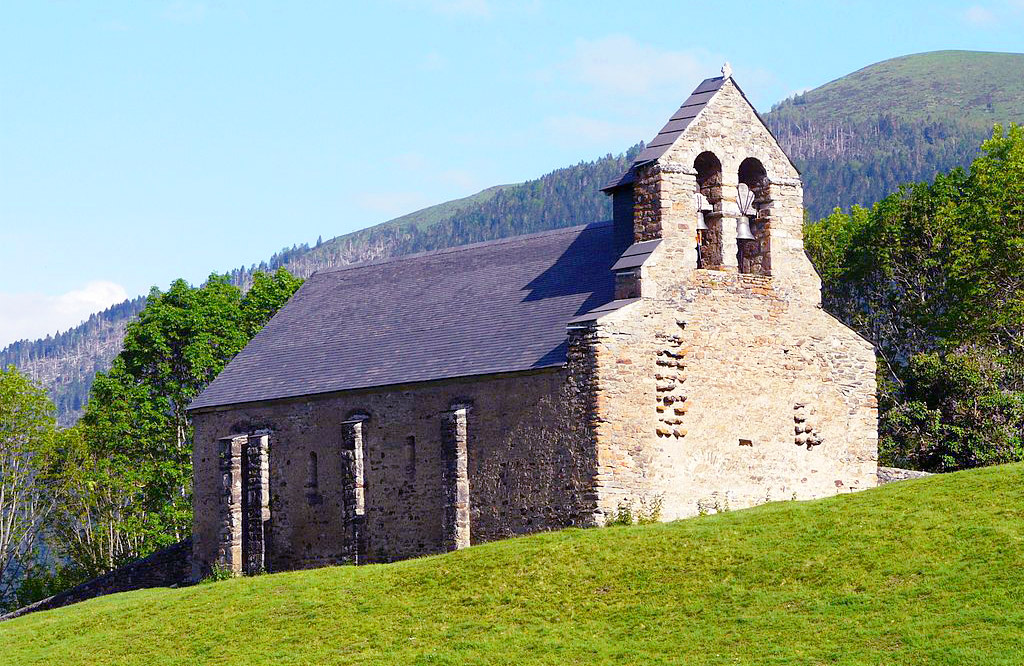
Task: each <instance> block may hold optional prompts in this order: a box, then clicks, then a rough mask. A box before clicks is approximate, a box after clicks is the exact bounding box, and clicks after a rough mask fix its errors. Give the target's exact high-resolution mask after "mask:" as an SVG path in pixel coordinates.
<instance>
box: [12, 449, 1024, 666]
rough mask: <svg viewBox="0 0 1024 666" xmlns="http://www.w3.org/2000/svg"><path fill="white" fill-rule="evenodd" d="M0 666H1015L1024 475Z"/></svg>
mask: <svg viewBox="0 0 1024 666" xmlns="http://www.w3.org/2000/svg"><path fill="white" fill-rule="evenodd" d="M0 646H2V649H0V663H2V664H21V665H27V664H54V663H59V664H196V663H216V664H262V663H274V664H509V663H528V664H534V663H536V664H595V663H596V664H627V663H628V664H632V663H637V664H682V663H685V664H886V665H889V664H972V665H973V664H1019V663H1021V662H1022V660H1024V466H1022V465H1010V466H1004V467H994V468H987V469H980V470H973V471H969V472H960V473H957V474H951V475H947V476H942V477H932V478H928V479H922V480H919V481H908V482H903V483H900V484H894V485H890V486H886V487H883V488H879V489H877V490H870V491H866V492H863V493H858V494H855V495H842V496H837V497H834V498H829V499H825V500H819V501H814V502H800V503H797V502H777V503H772V504H767V505H764V506H761V507H758V508H755V509H751V510H746V511H737V512H733V513H726V514H721V515H715V516H704V517H700V518H695V519H692V520H687V521H680V522H676V523H670V524H663V525H654V526H641V527H625V528H622V527H617V528H606V529H593V530H566V531H561V532H553V533H547V534H541V535H536V536H532V537H527V538H522V539H515V540H510V541H504V542H498V543H492V544H486V545H482V546H476V547H474V548H471V549H469V550H466V551H462V552H458V553H454V554H450V555H443V556H437V557H430V558H423V559H419V560H412V561H406V562H400V563H396V564H387V565H372V566H367V567H361V568H330V569H320V570H315V571H305V572H294V573H285V574H276V575H268V576H262V577H257V578H247V579H235V580H231V581H225V582H220V583H213V584H207V585H199V586H195V587H192V588H188V589H182V590H146V591H141V592H133V593H128V594H123V595H116V596H112V597H106V598H100V599H96V600H93V601H89V602H85V603H83V604H79V605H77V606H72V607H68V608H64V609H59V610H56V611H50V612H46V613H38V614H35V615H29V616H26V617H24V618H20V619H17V620H13V621H10V622H6V623H3V624H0Z"/></svg>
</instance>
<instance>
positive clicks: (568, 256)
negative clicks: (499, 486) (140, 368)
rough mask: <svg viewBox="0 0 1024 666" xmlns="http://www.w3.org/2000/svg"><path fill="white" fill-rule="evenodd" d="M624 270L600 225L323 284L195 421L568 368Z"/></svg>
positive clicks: (232, 371) (280, 319) (289, 309)
mask: <svg viewBox="0 0 1024 666" xmlns="http://www.w3.org/2000/svg"><path fill="white" fill-rule="evenodd" d="M616 259H618V253H617V252H616V251H615V242H614V240H613V234H612V225H611V223H610V222H603V223H597V224H591V225H587V226H582V227H574V228H570V229H559V230H557V231H550V232H544V233H540V234H532V235H528V236H518V237H515V238H509V239H502V240H498V241H491V242H487V243H478V244H475V245H467V246H463V247H458V248H452V249H447V250H440V251H437V252H429V253H424V254H420V255H414V256H411V257H404V258H398V259H393V260H388V261H382V262H374V263H366V264H360V265H354V266H346V267H342V268H337V269H333V270H327V271H322V272H319V273H316V274H314V275H313V276H311V277H310V278H309V279H308V280H306V282H305V284H303V285H302V287H301V288H300V289H299V291H298V292H296V294H295V296H293V297H292V299H291V300H290V301H289V302H288V303H287V304H286V305H285V306H284V307H283V308H282V309H281V310H280V311H279V312H278V313H277V315H275V316H274V317H273V319H271V320H270V322H269V323H268V324H267V325H266V327H264V329H263V330H262V331H260V333H258V334H257V335H256V337H254V338H253V339H252V341H251V342H250V343H249V344H248V346H246V347H245V349H243V350H242V351H241V352H240V353H239V354H238V356H236V357H235V358H234V359H233V360H232V361H231V362H230V363H229V364H228V365H227V367H226V368H224V370H223V371H222V372H221V373H220V375H218V377H217V378H216V379H215V380H214V381H213V383H212V384H210V386H208V387H207V388H206V390H205V391H203V393H202V394H200V395H199V396H198V397H197V398H196V399H195V400H194V401H193V402H192V404H191V405H190V407H189V409H200V408H205V407H214V406H219V405H230V404H238V403H244V402H254V401H263V400H273V399H278V398H287V397H297V396H303V395H311V394H317V393H329V392H334V391H343V390H350V389H360V388H370V387H377V386H386V385H393V384H406V383H411V382H422V381H429V380H436V379H444V378H450V377H462V376H470V375H483V374H492V373H502V372H515V371H521V370H530V369H536V368H545V367H552V366H558V365H562V364H564V363H565V360H566V350H567V334H566V325H567V324H568V323H569V321H570V320H571V319H573V318H575V317H577V316H579V315H582V314H584V313H588V312H590V311H592V310H595V309H597V308H600V307H601V306H606V305H607V304H609V303H610V302H611V301H612V298H613V295H614V276H613V273H612V272H611V270H610V269H611V267H612V265H613V264H614V263H615V262H616Z"/></svg>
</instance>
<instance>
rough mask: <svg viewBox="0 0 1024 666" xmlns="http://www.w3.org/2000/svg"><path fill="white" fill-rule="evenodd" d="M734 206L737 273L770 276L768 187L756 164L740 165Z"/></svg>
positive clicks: (749, 161)
mask: <svg viewBox="0 0 1024 666" xmlns="http://www.w3.org/2000/svg"><path fill="white" fill-rule="evenodd" d="M738 175H739V179H738V180H739V185H738V187H737V192H736V203H737V205H738V206H739V209H740V216H739V217H738V218H737V220H736V263H737V265H738V266H739V271H740V273H751V274H754V275H771V274H772V261H771V257H772V255H771V217H770V214H771V183H770V181H769V180H768V173H767V172H766V171H765V168H764V165H763V164H761V162H760V160H758V159H756V158H753V157H748V158H747V159H745V160H743V161H742V162H740V168H739V174H738Z"/></svg>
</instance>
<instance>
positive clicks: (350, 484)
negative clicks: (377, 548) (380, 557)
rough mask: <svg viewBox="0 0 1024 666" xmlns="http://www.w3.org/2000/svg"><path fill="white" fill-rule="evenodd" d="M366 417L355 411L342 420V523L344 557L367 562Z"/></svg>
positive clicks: (358, 561)
mask: <svg viewBox="0 0 1024 666" xmlns="http://www.w3.org/2000/svg"><path fill="white" fill-rule="evenodd" d="M368 419H369V416H366V415H365V414H357V415H356V416H353V417H352V418H350V419H349V420H347V421H344V422H342V424H341V427H342V433H341V440H342V456H341V460H342V484H343V487H342V522H343V524H344V525H345V534H346V537H347V543H346V544H345V559H346V560H347V561H349V562H351V563H353V564H364V563H365V562H366V553H367V545H368V544H367V538H366V496H365V483H366V482H365V476H364V470H365V465H364V463H363V458H364V455H365V442H364V437H365V424H366V421H367V420H368Z"/></svg>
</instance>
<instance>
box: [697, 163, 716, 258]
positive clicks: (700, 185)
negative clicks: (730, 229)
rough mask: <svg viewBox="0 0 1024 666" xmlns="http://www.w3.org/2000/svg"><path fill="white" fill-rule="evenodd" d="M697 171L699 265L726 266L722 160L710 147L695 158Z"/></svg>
mask: <svg viewBox="0 0 1024 666" xmlns="http://www.w3.org/2000/svg"><path fill="white" fill-rule="evenodd" d="M693 168H694V169H696V171H697V194H699V195H701V196H700V197H697V201H698V202H699V203H698V208H704V209H705V210H699V211H698V218H699V219H698V222H700V223H701V224H698V225H697V268H720V267H721V266H722V207H721V205H720V204H721V201H722V163H721V161H719V159H718V157H716V156H715V154H714V153H712V152H710V151H705V152H703V153H701V154H700V155H698V156H697V159H695V160H694V161H693Z"/></svg>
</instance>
